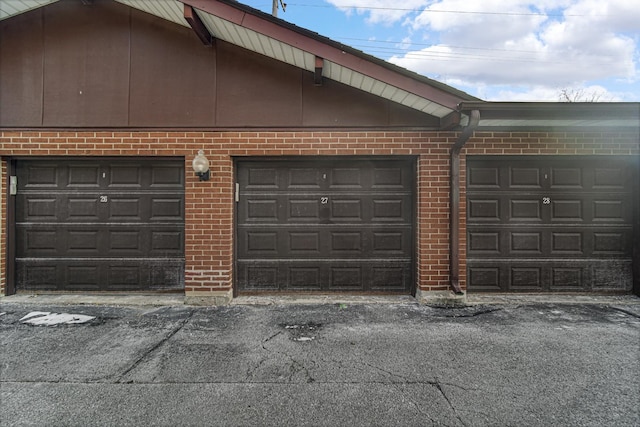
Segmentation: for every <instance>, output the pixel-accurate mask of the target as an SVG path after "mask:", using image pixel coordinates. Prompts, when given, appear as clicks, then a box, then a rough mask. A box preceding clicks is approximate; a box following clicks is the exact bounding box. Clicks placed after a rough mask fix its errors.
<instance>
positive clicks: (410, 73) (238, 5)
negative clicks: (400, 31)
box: [180, 0, 482, 101]
mask: <svg viewBox="0 0 640 427" xmlns="http://www.w3.org/2000/svg"><path fill="white" fill-rule="evenodd" d="M180 1H182V0H180ZM214 1H218V2H220V3H224V4H226V5H229V6H231V7H234V8H236V9H238V10H241V11H243V12H245V13H249V14H251V15H254V16H257V17H259V18H261V19H264V20H267V21H269V22H272V23H274V24H276V25H279V26H282V27H284V28H287V29H288V30H291V31H294V32H296V33H298V34H301V35H303V36H305V37H310V38H312V39H314V40H317V41H319V42H321V43H324V44H326V45H329V46H331V47H333V48H335V49H340V50H343V51H345V52H348V53H349V54H351V55H354V56H357V57H359V58H362V59H363V60H365V61H369V62H372V63H374V64H376V65H379V66H381V67H384V68H387V69H389V70H391V71H394V72H396V73H399V74H402V75H404V76H406V77H409V78H412V79H414V80H416V81H419V82H421V83H424V84H428V85H430V86H433V87H435V88H437V89H439V90H442V91H444V92H448V93H450V94H451V95H454V96H457V97H459V98H461V99H465V100H469V101H482V100H481V99H480V98H477V97H475V96H473V95H470V94H468V93H466V92H464V91H462V90H460V89H456V88H454V87H452V86H449V85H447V84H444V83H441V82H439V81H437V80H433V79H430V78H429V77H426V76H424V75H422V74H419V73H416V72H414V71H410V70H408V69H406V68H403V67H400V66H398V65H395V64H392V63H391V62H388V61H385V60H384V59H380V58H378V57H375V56H373V55H370V54H368V53H365V52H363V51H361V50H358V49H355V48H353V47H351V46H349V45H345V44H342V43H340V42H337V41H335V40H332V39H330V38H328V37H325V36H323V35H320V34H319V33H316V32H314V31H311V30H307V29H305V28H302V27H299V26H297V25H295V24H292V23H290V22H287V21H285V20H283V19H280V18H277V17H274V16H273V15H270V14H268V13H265V12H262V11H261V10H258V9H254V8H253V7H251V6H248V5H246V4H242V3H239V2H238V1H235V0H214ZM187 2H188V1H187Z"/></svg>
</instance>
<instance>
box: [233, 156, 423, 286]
mask: <svg viewBox="0 0 640 427" xmlns="http://www.w3.org/2000/svg"><path fill="white" fill-rule="evenodd" d="M237 174H238V190H239V197H238V201H239V203H238V209H237V259H236V264H237V288H238V290H239V291H240V292H244V293H254V292H276V291H292V292H300V291H303V292H304V291H315V292H368V293H376V292H381V293H404V294H406V293H410V292H411V290H412V282H413V280H412V277H413V241H414V240H413V235H414V230H413V228H414V226H413V218H414V207H413V206H414V176H415V165H414V161H413V159H398V158H395V159H349V158H348V159H345V158H334V159H324V158H323V159H290V160H271V161H268V160H258V159H256V160H241V161H238V162H237Z"/></svg>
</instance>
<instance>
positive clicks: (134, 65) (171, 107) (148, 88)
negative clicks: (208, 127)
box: [129, 10, 216, 127]
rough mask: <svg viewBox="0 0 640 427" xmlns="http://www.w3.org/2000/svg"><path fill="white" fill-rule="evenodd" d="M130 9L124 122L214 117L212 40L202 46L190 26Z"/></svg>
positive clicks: (183, 122) (174, 122) (193, 121)
mask: <svg viewBox="0 0 640 427" xmlns="http://www.w3.org/2000/svg"><path fill="white" fill-rule="evenodd" d="M131 15H132V20H131V100H130V105H131V114H130V120H129V125H130V126H135V127H146V126H150V127H153V126H198V125H202V124H203V123H207V124H213V123H215V112H216V109H215V99H216V88H215V85H216V50H215V46H214V47H206V46H204V45H203V44H202V43H200V41H198V40H197V39H196V36H195V35H194V33H193V31H192V30H191V29H190V28H181V27H179V26H177V25H175V24H173V23H170V22H167V21H163V20H160V19H157V18H155V17H153V16H151V15H148V14H146V13H143V12H138V11H135V10H133V11H132V12H131ZM167 101H169V102H167Z"/></svg>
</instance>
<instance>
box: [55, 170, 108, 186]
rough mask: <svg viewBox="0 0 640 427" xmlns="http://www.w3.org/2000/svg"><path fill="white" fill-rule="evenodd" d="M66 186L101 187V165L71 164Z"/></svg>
mask: <svg viewBox="0 0 640 427" xmlns="http://www.w3.org/2000/svg"><path fill="white" fill-rule="evenodd" d="M66 172H67V173H66V175H62V176H63V177H66V178H67V179H66V182H65V187H66V188H68V189H71V188H85V189H86V188H100V166H99V165H96V164H87V165H82V164H80V165H71V166H69V168H68V169H67V170H66Z"/></svg>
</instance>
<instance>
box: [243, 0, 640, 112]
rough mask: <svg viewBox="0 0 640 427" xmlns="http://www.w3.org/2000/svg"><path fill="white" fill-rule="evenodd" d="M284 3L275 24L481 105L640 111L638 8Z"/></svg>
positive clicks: (517, 2)
mask: <svg viewBox="0 0 640 427" xmlns="http://www.w3.org/2000/svg"><path fill="white" fill-rule="evenodd" d="M240 2H241V3H245V4H247V5H249V6H251V7H254V8H256V9H259V10H262V11H264V12H267V13H271V11H272V6H273V3H272V0H240ZM284 2H285V3H286V8H285V10H284V11H283V10H282V8H279V10H278V18H281V19H284V20H286V21H288V22H290V23H293V24H295V25H298V26H300V27H303V28H306V29H308V30H311V31H315V32H317V33H319V34H321V35H323V36H325V37H328V38H330V39H332V40H335V41H338V42H341V43H344V44H346V45H349V46H352V47H354V48H356V49H359V50H362V51H364V52H366V53H368V54H371V55H374V56H376V57H378V58H381V59H384V60H386V61H389V62H392V63H394V64H396V65H399V66H401V67H404V68H407V69H409V70H412V71H415V72H417V73H420V74H422V75H425V76H427V77H429V78H432V79H434V80H438V81H440V82H442V83H446V84H448V85H450V86H453V87H455V88H457V89H460V90H463V91H465V92H467V93H469V94H471V95H474V96H476V97H478V98H481V99H484V100H487V101H566V100H571V101H599V102H618V101H625V102H640V1H638V0H537V1H535V2H533V1H527V0H403V1H390V0H290V1H286V0H285V1H284Z"/></svg>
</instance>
